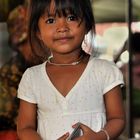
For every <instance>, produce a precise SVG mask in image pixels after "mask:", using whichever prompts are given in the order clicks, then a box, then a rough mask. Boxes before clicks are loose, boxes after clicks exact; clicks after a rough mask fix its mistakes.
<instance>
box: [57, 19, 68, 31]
mask: <svg viewBox="0 0 140 140" xmlns="http://www.w3.org/2000/svg"><path fill="white" fill-rule="evenodd" d="M67 31H69V26H68V23H67V21H66V19H65V18H64V17H61V18H59V20H58V22H57V32H62V33H63V32H67Z"/></svg>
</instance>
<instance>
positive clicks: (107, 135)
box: [100, 128, 110, 140]
mask: <svg viewBox="0 0 140 140" xmlns="http://www.w3.org/2000/svg"><path fill="white" fill-rule="evenodd" d="M100 132H103V133H104V135H105V136H106V140H110V136H109V134H108V132H107V130H105V129H103V128H102V129H101V130H100Z"/></svg>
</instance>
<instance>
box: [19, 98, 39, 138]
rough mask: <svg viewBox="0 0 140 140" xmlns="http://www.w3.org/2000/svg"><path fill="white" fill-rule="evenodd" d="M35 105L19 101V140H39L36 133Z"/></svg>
mask: <svg viewBox="0 0 140 140" xmlns="http://www.w3.org/2000/svg"><path fill="white" fill-rule="evenodd" d="M36 112H37V107H36V104H32V103H29V102H26V101H23V100H20V108H19V115H18V121H17V133H18V137H19V139H20V140H41V137H40V136H39V134H38V133H37V132H36V121H37V120H36V119H37V113H36Z"/></svg>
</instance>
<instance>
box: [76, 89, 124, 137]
mask: <svg viewBox="0 0 140 140" xmlns="http://www.w3.org/2000/svg"><path fill="white" fill-rule="evenodd" d="M104 100H105V107H106V116H107V123H106V125H105V127H104V128H103V129H104V130H106V131H107V133H108V135H109V137H110V140H115V139H116V138H117V137H118V136H119V135H120V134H121V133H122V131H123V129H124V126H125V113H124V109H123V100H122V97H121V89H120V87H119V86H117V87H115V88H113V89H112V90H110V91H109V92H107V93H106V94H104ZM74 127H76V126H74ZM80 128H81V129H82V131H83V136H80V137H78V138H76V139H75V140H81V139H82V138H83V139H85V140H93V139H96V140H107V136H106V134H105V132H103V131H99V132H94V131H93V130H91V129H90V128H89V127H87V126H86V125H84V124H81V125H80Z"/></svg>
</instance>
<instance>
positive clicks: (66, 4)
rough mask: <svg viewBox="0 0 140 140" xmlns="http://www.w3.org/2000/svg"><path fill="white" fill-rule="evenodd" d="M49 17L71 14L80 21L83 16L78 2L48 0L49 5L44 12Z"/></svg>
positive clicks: (74, 0)
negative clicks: (51, 8)
mask: <svg viewBox="0 0 140 140" xmlns="http://www.w3.org/2000/svg"><path fill="white" fill-rule="evenodd" d="M52 3H53V8H54V9H53V12H52V11H51V10H50V7H51V6H52V5H51V4H52ZM44 12H45V13H46V14H48V16H49V15H52V14H53V15H58V16H60V17H61V16H65V17H66V16H67V15H68V14H72V15H74V16H75V17H77V18H80V19H82V18H83V15H82V14H81V13H82V10H81V7H80V5H79V0H52V2H51V0H50V3H49V4H48V6H47V7H46V8H45V11H44Z"/></svg>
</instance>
